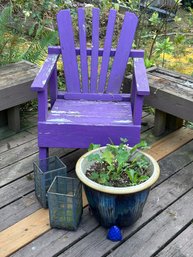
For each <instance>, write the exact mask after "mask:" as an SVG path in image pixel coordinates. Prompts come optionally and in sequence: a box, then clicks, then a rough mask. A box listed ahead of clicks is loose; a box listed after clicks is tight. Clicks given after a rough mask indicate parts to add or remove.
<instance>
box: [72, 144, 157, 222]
mask: <svg viewBox="0 0 193 257" xmlns="http://www.w3.org/2000/svg"><path fill="white" fill-rule="evenodd" d="M126 141H127V140H126V139H121V143H120V145H118V146H115V145H114V144H107V145H106V146H104V147H100V145H93V144H91V146H90V148H89V150H91V151H89V152H88V153H86V154H84V155H83V156H82V157H81V158H80V159H79V160H78V162H77V164H76V174H77V176H78V178H79V179H80V180H81V181H82V183H83V185H84V189H85V193H86V196H87V199H88V202H89V205H90V208H91V211H92V213H93V215H94V216H95V217H96V219H97V220H98V221H99V223H100V224H101V225H102V226H104V227H111V226H113V225H117V226H120V227H124V226H129V225H131V224H133V223H134V222H135V221H137V219H138V218H139V217H141V215H142V211H143V207H144V204H145V202H146V200H147V197H148V194H149V191H150V188H151V186H152V185H153V184H154V183H155V182H156V181H157V179H158V177H159V174H160V170H159V166H158V163H157V162H156V161H155V160H154V159H153V158H152V157H151V156H150V155H148V154H146V153H144V152H141V151H140V150H139V149H141V148H144V147H145V146H146V143H144V142H141V143H139V144H137V145H135V146H133V147H129V146H128V145H126Z"/></svg>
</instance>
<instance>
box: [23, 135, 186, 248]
mask: <svg viewBox="0 0 193 257" xmlns="http://www.w3.org/2000/svg"><path fill="white" fill-rule="evenodd" d="M180 133H181V132H180ZM185 138H186V137H185ZM171 140H173V138H172V137H171ZM161 142H162V141H161ZM179 142H180V144H182V142H183V140H180V141H179ZM162 144H163V143H162ZM167 144H168V141H167ZM156 147H157V144H156ZM175 147H176V145H175ZM152 148H153V147H152ZM170 150H171V151H172V148H170ZM157 156H158V155H157ZM162 157H163V156H162ZM154 204H155V200H154ZM159 211H160V210H159ZM96 227H97V225H96ZM96 227H94V228H92V230H93V229H95V228H96ZM99 229H100V228H99ZM92 230H91V231H92ZM96 231H97V233H98V229H96ZM29 240H30V239H29ZM29 242H30V241H29ZM24 249H25V248H24ZM57 249H58V248H57Z"/></svg>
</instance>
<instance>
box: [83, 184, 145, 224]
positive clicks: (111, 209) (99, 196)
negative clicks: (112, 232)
mask: <svg viewBox="0 0 193 257" xmlns="http://www.w3.org/2000/svg"><path fill="white" fill-rule="evenodd" d="M84 189H85V193H86V196H87V199H88V202H89V205H90V208H91V210H92V212H93V215H94V216H95V218H96V219H97V220H98V222H99V223H100V225H101V226H103V227H111V226H114V225H117V226H119V227H126V226H130V225H131V224H133V223H135V222H136V221H137V220H138V219H139V218H140V217H141V215H142V212H143V207H144V205H145V202H146V200H147V197H148V194H149V191H150V190H149V189H146V190H144V191H141V192H138V193H134V194H127V195H113V194H106V193H103V192H99V191H96V190H94V189H92V188H90V187H88V186H84Z"/></svg>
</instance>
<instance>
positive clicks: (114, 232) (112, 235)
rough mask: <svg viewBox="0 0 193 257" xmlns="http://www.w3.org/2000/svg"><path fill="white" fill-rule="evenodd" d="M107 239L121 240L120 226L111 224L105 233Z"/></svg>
mask: <svg viewBox="0 0 193 257" xmlns="http://www.w3.org/2000/svg"><path fill="white" fill-rule="evenodd" d="M107 239H109V240H111V241H121V240H122V235H121V230H120V228H118V227H117V226H112V227H111V228H110V229H109V231H108V233H107Z"/></svg>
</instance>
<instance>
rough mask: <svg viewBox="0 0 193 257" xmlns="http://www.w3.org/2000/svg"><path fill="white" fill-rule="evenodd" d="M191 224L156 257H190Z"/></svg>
mask: <svg viewBox="0 0 193 257" xmlns="http://www.w3.org/2000/svg"><path fill="white" fill-rule="evenodd" d="M192 238H193V224H192V223H191V224H190V226H188V228H186V229H185V230H184V231H183V232H182V233H181V234H180V235H179V236H178V237H176V238H175V239H174V240H173V241H172V242H171V243H170V244H169V245H168V246H167V247H165V248H164V249H163V250H162V251H161V252H160V253H159V254H157V255H156V257H166V256H167V257H174V256H175V257H188V256H189V257H191V256H192V255H193V254H192V253H193V243H192Z"/></svg>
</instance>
